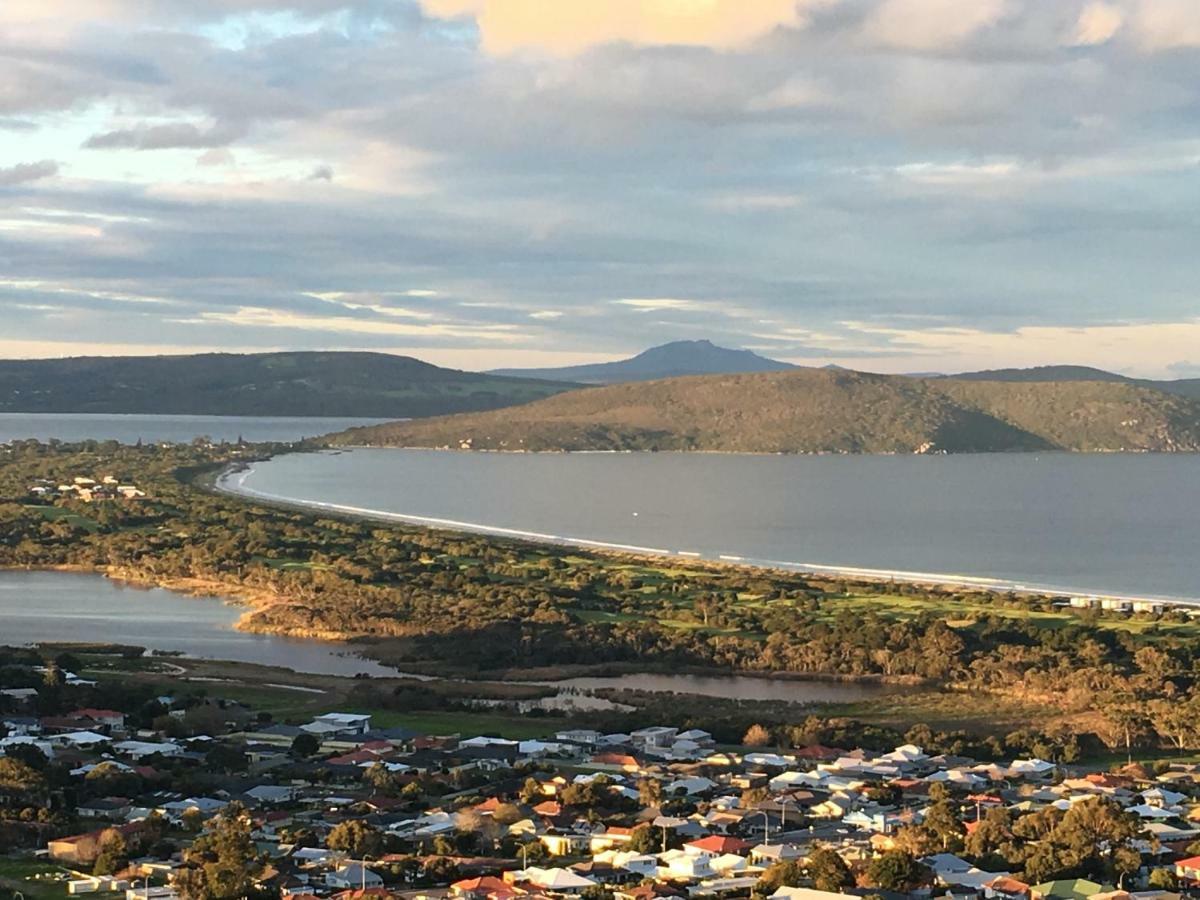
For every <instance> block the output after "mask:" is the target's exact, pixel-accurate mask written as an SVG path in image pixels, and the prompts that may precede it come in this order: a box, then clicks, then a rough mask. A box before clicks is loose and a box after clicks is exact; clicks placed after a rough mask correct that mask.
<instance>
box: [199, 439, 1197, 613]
mask: <svg viewBox="0 0 1200 900" xmlns="http://www.w3.org/2000/svg"><path fill="white" fill-rule="evenodd" d="M339 452H341V451H340V448H339ZM252 474H254V466H253V465H249V464H245V463H239V464H237V465H234V466H229V467H226V468H225V469H224V470H223V471H221V472H220V473H218V474H217V476H216V477H215V479H214V480H213V482H212V487H213V488H214V489H215V490H218V491H220V492H222V493H225V494H229V495H231V496H234V497H241V498H243V499H250V500H262V501H266V502H269V503H277V504H281V505H284V506H290V507H292V508H298V509H304V510H309V511H313V510H316V511H327V512H330V513H334V514H338V515H348V516H352V517H357V518H364V519H371V520H376V521H384V522H398V523H402V524H410V525H418V526H424V527H429V528H437V529H442V530H447V531H459V532H465V533H469V534H479V535H491V536H494V537H502V538H513V539H517V540H525V541H532V542H534V543H541V544H550V545H554V546H560V547H578V548H581V549H585V550H597V551H601V552H615V553H629V554H633V555H636V556H646V557H654V558H665V559H675V560H684V561H691V562H708V563H712V564H717V565H730V566H737V567H744V568H752V569H776V570H781V571H786V572H793V573H796V574H801V575H813V576H817V577H822V578H849V579H854V580H857V581H860V582H868V583H873V584H886V583H893V582H901V583H904V584H913V585H926V586H931V587H939V588H948V589H952V588H965V589H969V590H976V591H983V592H987V593H997V594H999V593H1014V594H1018V595H1024V596H1039V597H1046V596H1049V597H1056V598H1062V599H1066V598H1069V597H1078V596H1082V597H1089V598H1094V599H1096V600H1112V601H1118V602H1130V603H1134V602H1151V603H1162V604H1164V605H1168V606H1177V607H1185V608H1190V607H1200V597H1196V598H1191V597H1177V596H1163V595H1153V594H1117V593H1106V592H1097V591H1095V590H1087V589H1074V588H1070V587H1064V586H1055V585H1042V584H1030V583H1025V582H1021V581H1015V580H1006V579H1001V578H990V577H986V576H972V575H955V574H947V573H939V572H917V571H906V570H902V569H896V570H892V569H873V568H869V567H860V566H834V565H826V564H821V563H810V562H794V561H787V560H769V559H757V558H754V557H746V556H739V555H733V554H718V555H716V556H711V555H705V554H702V553H697V552H692V551H686V550H670V549H665V548H659V547H643V546H639V545H635V544H623V543H618V542H612V541H599V540H593V539H590V538H579V537H570V536H564V535H556V534H549V533H545V532H538V531H527V530H523V529H518V528H508V527H505V526H498V525H487V524H485V523H478V522H465V521H461V520H458V519H448V518H439V517H435V516H421V515H415V514H409V513H398V512H393V511H390V510H381V509H372V508H369V507H360V506H351V505H349V504H342V503H327V502H324V501H320V500H304V499H300V498H296V497H285V496H282V495H278V494H269V493H267V492H265V491H258V490H255V489H254V488H251V487H248V486H247V485H246V479H248V478H249V477H250V476H251V475H252ZM235 475H236V476H237V477H236V479H235V478H234V476H235Z"/></svg>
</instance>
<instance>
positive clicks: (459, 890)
mask: <svg viewBox="0 0 1200 900" xmlns="http://www.w3.org/2000/svg"><path fill="white" fill-rule="evenodd" d="M525 893H527V892H526V891H523V890H521V888H519V887H517V886H516V885H512V884H509V883H508V882H507V881H505V880H504V879H503V878H497V877H496V876H495V875H484V876H481V877H479V878H464V879H463V880H462V881H456V882H454V884H452V885H450V896H452V897H463V898H465V900H507V898H510V897H519V896H522V895H524V894H525Z"/></svg>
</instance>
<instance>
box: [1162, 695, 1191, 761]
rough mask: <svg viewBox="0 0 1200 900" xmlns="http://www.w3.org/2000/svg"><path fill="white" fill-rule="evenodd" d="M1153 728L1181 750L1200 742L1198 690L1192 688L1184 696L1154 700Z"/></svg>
mask: <svg viewBox="0 0 1200 900" xmlns="http://www.w3.org/2000/svg"><path fill="white" fill-rule="evenodd" d="M1151 707H1152V709H1153V710H1154V729H1155V731H1157V732H1158V733H1159V734H1160V735H1162V736H1163V737H1165V738H1166V739H1167V740H1168V741H1170V742H1171V744H1172V746H1174V747H1175V749H1176V750H1179V751H1180V752H1183V751H1184V750H1186V749H1187V748H1188V747H1194V746H1195V745H1196V743H1197V742H1200V691H1196V690H1193V691H1192V692H1191V693H1189V694H1187V695H1186V696H1185V697H1172V698H1171V699H1168V700H1156V701H1154V703H1152V704H1151Z"/></svg>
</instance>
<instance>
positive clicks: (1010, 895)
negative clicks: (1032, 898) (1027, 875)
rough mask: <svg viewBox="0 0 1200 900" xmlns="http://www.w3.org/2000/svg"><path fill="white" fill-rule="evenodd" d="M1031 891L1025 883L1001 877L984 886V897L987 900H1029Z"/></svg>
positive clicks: (1007, 876) (1006, 876)
mask: <svg viewBox="0 0 1200 900" xmlns="http://www.w3.org/2000/svg"><path fill="white" fill-rule="evenodd" d="M1030 890H1031V888H1030V886H1029V885H1027V884H1026V883H1025V882H1023V881H1019V880H1017V879H1016V878H1013V877H1012V876H1009V875H1001V876H1000V877H998V878H993V879H992V880H991V881H989V882H987V883H986V884H985V885H984V886H983V896H984V897H985V898H987V900H1028V898H1029V892H1030Z"/></svg>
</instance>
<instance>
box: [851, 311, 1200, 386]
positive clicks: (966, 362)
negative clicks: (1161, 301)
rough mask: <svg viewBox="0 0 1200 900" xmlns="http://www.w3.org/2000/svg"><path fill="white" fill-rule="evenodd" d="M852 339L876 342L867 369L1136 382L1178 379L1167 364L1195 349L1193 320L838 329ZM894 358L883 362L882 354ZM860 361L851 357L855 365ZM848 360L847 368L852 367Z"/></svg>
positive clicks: (1197, 328) (1198, 330)
mask: <svg viewBox="0 0 1200 900" xmlns="http://www.w3.org/2000/svg"><path fill="white" fill-rule="evenodd" d="M843 325H844V326H845V327H846V328H847V329H848V330H849V331H850V332H851V333H854V334H858V335H862V336H866V337H869V338H872V339H877V340H879V341H880V343H879V344H877V345H876V349H877V350H878V351H882V352H880V355H879V356H878V358H877V359H876V360H873V361H872V363H873V365H874V367H876V368H880V369H889V370H891V371H900V372H904V371H910V372H911V371H929V370H934V369H936V370H941V371H960V372H961V371H968V370H977V369H988V368H1003V367H1010V366H1012V367H1023V366H1038V365H1047V364H1053V363H1069V364H1074V365H1087V366H1095V367H1096V368H1100V369H1107V370H1110V371H1117V372H1124V373H1129V374H1136V375H1142V376H1144V377H1179V375H1178V374H1177V373H1176V372H1173V371H1172V367H1171V365H1170V362H1169V361H1170V360H1177V359H1187V358H1188V355H1189V354H1194V352H1195V348H1196V347H1198V346H1200V319H1192V320H1185V321H1179V322H1117V323H1112V324H1104V325H1090V326H1084V327H1063V326H1048V325H1031V326H1026V327H1022V328H1017V329H1014V330H1012V331H999V332H998V331H987V330H983V329H979V328H971V327H939V328H927V329H917V328H899V327H889V326H886V325H878V324H874V323H870V322H856V321H849V322H844V323H843ZM889 352H891V353H899V354H900V355H899V356H895V357H892V358H889V357H888V355H887V354H888V353H889ZM863 362H864V360H863V359H862V358H858V363H859V364H862V363H863ZM852 363H853V359H851V360H849V361H847V364H852Z"/></svg>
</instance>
